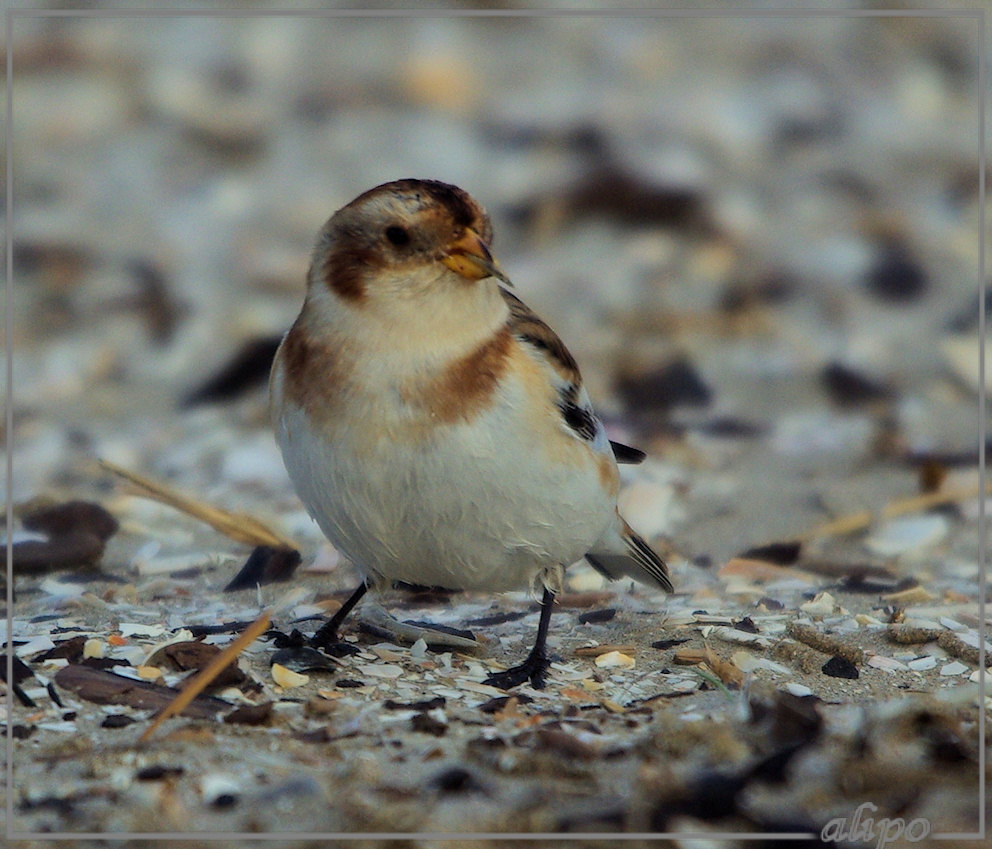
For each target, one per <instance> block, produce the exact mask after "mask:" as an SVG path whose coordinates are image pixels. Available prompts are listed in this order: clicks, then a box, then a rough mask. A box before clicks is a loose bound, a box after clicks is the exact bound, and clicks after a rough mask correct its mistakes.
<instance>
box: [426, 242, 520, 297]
mask: <svg viewBox="0 0 992 849" xmlns="http://www.w3.org/2000/svg"><path fill="white" fill-rule="evenodd" d="M441 262H443V263H444V264H445V265H446V266H448V268H450V269H451V270H452V271H454V272H455V273H456V274H460V275H461V276H462V277H464V278H466V279H467V280H483V279H484V278H486V277H495V278H496V279H498V280H500V281H502V282H503V283H504V284H506V285H507V286H512V285H513V284H512V283H511V282H510V280H509V278H508V277H507V276H506V274H505V273H504V272H503V269H502V268H500V267H499V263H497V262H496V260H494V259H493V255H492V254H491V253H489V246H488V245H487V244H486V243H485V242H484V241H483V240H482V237H481V236H480V235H479V234H478V233H476V232H475V230H473V229H471V228H466V230H465V234H464V235H463V236H462V237H461V238H460V239H457V240H456V241H454V242H452V243H451V244H450V245H448V248H447V250H446V251H445V252H444V255H443V256H442V257H441Z"/></svg>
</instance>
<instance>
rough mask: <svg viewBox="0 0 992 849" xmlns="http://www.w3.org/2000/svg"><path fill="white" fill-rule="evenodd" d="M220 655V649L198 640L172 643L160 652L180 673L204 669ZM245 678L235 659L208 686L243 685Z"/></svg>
mask: <svg viewBox="0 0 992 849" xmlns="http://www.w3.org/2000/svg"><path fill="white" fill-rule="evenodd" d="M220 653H221V649H219V648H218V647H217V646H214V645H211V644H209V643H201V642H200V641H198V640H186V641H185V642H181V643H173V644H172V645H169V646H166V647H165V648H164V649H163V650H162V654H163V656H164V657H166V658H168V659H169V660H170V661H171V662H172V664H173V665H174V666H175V667H176V669H179V670H182V671H188V670H197V671H199V670H201V669H205V668H206V667H207V666H209V665H210V664H211V663H212V662H213V659H214V658H215V657H217V655H219V654H220ZM247 678H248V676H247V675H245V673H244V672H242V671H241V669H240V668H239V667H238V662H237V660H236V659H235V660H232V661H231V662H230V663H229V664H228V665H227V666H225V667H224V668H223V669H222V670H221V671H220V672H219V673H218V674H217V676H216V677H215V678H214V680H213V681H211V682H210V686H211V687H212V688H216V687H230V686H237V685H238V684H242V683H244V682H245V681H246V680H247Z"/></svg>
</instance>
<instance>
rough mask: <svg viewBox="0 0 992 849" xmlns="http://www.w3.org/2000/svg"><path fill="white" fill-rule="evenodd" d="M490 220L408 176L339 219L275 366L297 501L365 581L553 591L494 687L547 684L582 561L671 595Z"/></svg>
mask: <svg viewBox="0 0 992 849" xmlns="http://www.w3.org/2000/svg"><path fill="white" fill-rule="evenodd" d="M491 240H492V226H491V224H490V221H489V216H488V215H487V214H486V212H485V210H483V208H482V207H481V206H480V205H479V204H478V203H476V201H475V200H473V199H472V198H471V197H470V196H469V195H468V194H467V193H466V192H464V191H462V190H461V189H459V188H457V187H456V186H451V185H448V184H446V183H440V182H436V181H433V180H398V181H396V182H392V183H386V184H384V185H381V186H378V187H376V188H374V189H371V190H370V191H367V192H365V193H364V194H362V195H360V196H359V197H357V198H356V199H355V200H353V201H352V202H351V203H349V204H348V205H347V206H345V207H344V208H342V209H340V210H338V211H337V212H336V213H335V214H334V215H333V216H332V217H331V218H330V220H329V221H328V222H327V223H326V224H325V225H324V228H323V230H322V231H321V233H320V236H319V238H318V241H317V246H316V248H315V250H314V253H313V262H312V264H311V267H310V272H309V278H308V284H307V294H306V299H305V301H304V304H303V309H302V311H301V312H300V315H299V318H297V320H296V322H295V324H294V325H293V327H292V329H291V330H290V331H289V332H288V333H287V334H286V336H285V338H284V339H283V341H282V345H281V346H280V348H279V352H278V353H277V355H276V358H275V362H274V364H273V369H272V377H271V385H270V389H271V399H272V416H273V423H274V426H275V432H276V438H277V440H278V443H279V447H280V449H281V451H282V456H283V460H284V462H285V464H286V468H287V470H288V471H289V476H290V478H291V479H292V481H293V484H294V486H295V487H296V491H297V493H298V494H299V496H300V498H301V499H302V501H303V504H304V505H305V506H306V508H307V510H308V511H309V513H310V515H311V516H312V517H313V518H314V519H315V520H316V522H317V524H318V525H319V526H320V528H321V530H322V531H323V532H324V534H326V536H327V538H328V539H329V540H330V541H331V542H332V543H333V544H334V546H335V547H336V548H338V549H339V550H340V551H341V552H342V553H344V554H345V555H346V556H347V557H348V558H349V559H350V560H352V561H353V562H354V563H355V564H356V565H357V566H358V568H359V569H360V570H361V571H362V572H363V573H364V574H365V576H366V580H365V581H364V582H363V583H362V585H361V586H360V587H359V588H358V589H357V590H356V591H355V593H354V594H353V595H352V596H351V598H349V599H348V601H347V602H346V603H345V604H344V606H342V608H341V609H340V610H339V611H338V612H337V613H336V614H335V616H334V617H333V618H332V619H331V620H330V622H328V623H327V625H325V626H324V627H323V628H322V629H321V630H320V632H318V635H317V637H318V638H319V639H320V640H325V641H326V639H327V638H333V637H334V635H336V631H337V628H338V626H339V625H340V623H341V622H342V621H343V620H344V618H345V616H346V615H347V613H348V612H349V611H350V610H351V609H352V607H354V605H355V603H357V602H358V600H359V599H360V598H361V597H362V595H363V594H364V593H365V591H366V589H367V588H368V587H370V586H372V587H382V586H389V585H391V584H392V583H393V582H395V581H405V582H409V583H414V584H422V585H426V586H437V587H445V588H448V589H458V590H485V591H504V590H511V589H519V588H522V587H527V586H528V585H530V586H533V587H535V588H536V587H538V586H540V587H542V588H543V600H542V603H541V605H542V606H541V615H540V624H539V627H538V634H537V640H536V642H535V645H534V648H533V650H532V651H531V653H530V654H529V655H528V657H527V659H526V660H525V661H524V662H523V663H522V664H520V665H519V666H515V667H512V668H510V669H507V670H506V671H504V672H499V673H496V674H494V675H491V676H490V677H489V678H488V679H486V683H489V684H492V685H495V686H497V687H501V688H503V689H507V688H509V687H513V686H516V685H518V684H521V683H523V682H525V681H528V680H529V681H530V682H531V683H532V685H533V686H535V687H541V686H543V684H544V676H545V672H546V670H547V668H548V665H549V661H548V659H547V656H546V652H545V640H546V636H547V631H548V623H549V620H550V618H551V609H552V605H553V603H554V595H555V593H556V592H557V591H559V590H560V588H561V582H562V574H563V571H564V569H565V568H566V567H567V566H569V565H570V564H572V563H574V562H576V561H578V560H579V559H580V558H582V557H583V556H585V558H586V559H587V560H588V561H589V562H590V563H591V564H592V565H593V566H594V567H595V568H596V569H598V570H599V571H600V572H602V573H603V574H604V575H605V576H606V577H608V578H611V579H618V578H620V577H623V576H627V577H631V578H634V579H635V580H638V581H640V582H642V583H645V584H649V585H652V586H657V587H661V588H662V589H664V590H666V591H668V592H670V591H671V590H672V583H671V580H670V578H669V575H668V569H667V567H666V566H665V564H664V562H663V561H662V560H661V559H660V558H659V557H658V555H657V554H656V553H655V552H654V551H652V549H651V548H650V547H649V546H648V545H647V543H646V542H645V541H644V540H643V539H641V538H640V537H639V536H638V535H637V534H636V533H634V532H633V531H632V530H631V528H630V527H629V526H628V525H627V523H626V522H625V521H624V520H623V519H622V518H621V517H620V515H619V514H618V513H617V491H618V489H619V480H620V478H619V473H618V470H617V462H621V463H622V462H639V461H640V460H641V459H643V457H644V455H643V453H642V452H640V451H637V450H636V449H633V448H628V447H626V446H623V445H619V444H617V443H612V442H610V440H609V439H607V437H606V432H605V431H604V429H603V425H602V423H601V422H600V421H599V419H598V418H596V414H595V413H594V412H593V410H592V407H591V405H590V403H589V397H588V395H587V394H586V391H585V389H584V388H583V386H582V381H581V378H580V376H579V370H578V367H577V365H576V363H575V360H574V359H573V357H572V355H571V354H570V353H569V352H568V349H567V348H566V347H565V346H564V344H562V341H561V340H560V339H559V338H558V337H557V336H556V335H555V333H554V331H552V330H551V328H550V327H548V325H547V324H545V323H544V322H543V321H541V319H540V318H538V317H537V316H536V315H535V314H534V313H533V312H531V310H530V309H528V307H527V306H526V305H525V304H524V303H523V302H522V301H520V300H519V299H518V298H516V297H515V296H514V295H512V294H511V293H510V292H509V291H508V288H509V287H511V286H512V284H511V283H510V281H509V279H508V278H507V277H506V275H505V274H504V273H503V271H502V270H501V269H500V267H499V265H498V264H497V263H496V261H495V260H494V259H493V257H492V254H491V253H490V250H489V245H490V243H491Z"/></svg>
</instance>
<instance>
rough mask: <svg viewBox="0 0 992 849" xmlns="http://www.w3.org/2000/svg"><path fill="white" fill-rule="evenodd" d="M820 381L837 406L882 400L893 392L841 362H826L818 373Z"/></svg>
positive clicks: (889, 396)
mask: <svg viewBox="0 0 992 849" xmlns="http://www.w3.org/2000/svg"><path fill="white" fill-rule="evenodd" d="M820 381H821V382H822V383H823V387H824V389H826V391H827V395H828V396H829V398H830V400H831V401H832V402H833V403H834V404H836V405H837V406H838V407H857V406H860V405H862V404H870V403H871V402H873V401H884V400H886V399H888V398H891V397H892V394H893V393H892V390H891V389H890V388H889V387H888V386H885V385H884V384H882V383H880V382H878V381H877V380H874V379H873V378H870V377H868V376H867V375H864V374H861V373H860V372H858V371H855V370H854V369H853V368H851V367H850V366H846V365H844V364H843V363H837V362H832V363H827V365H826V366H825V367H824V369H823V371H822V372H821V373H820Z"/></svg>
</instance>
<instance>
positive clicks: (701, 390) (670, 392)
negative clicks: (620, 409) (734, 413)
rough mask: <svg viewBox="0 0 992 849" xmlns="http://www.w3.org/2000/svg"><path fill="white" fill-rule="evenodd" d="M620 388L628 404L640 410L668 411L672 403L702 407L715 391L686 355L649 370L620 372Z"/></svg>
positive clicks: (618, 386) (631, 407)
mask: <svg viewBox="0 0 992 849" xmlns="http://www.w3.org/2000/svg"><path fill="white" fill-rule="evenodd" d="M617 391H618V392H619V393H620V396H621V397H622V398H623V401H624V403H625V404H626V406H627V407H628V408H629V409H631V410H634V411H637V412H649V413H651V412H654V413H656V412H666V411H667V410H669V409H671V408H672V407H678V406H682V405H685V406H693V407H701V406H705V405H707V404H709V403H710V401H711V400H712V398H713V393H712V391H711V390H710V388H709V387H708V386H707V385H706V384H705V383H704V382H703V380H702V378H700V377H699V374H698V373H697V372H696V370H695V368H693V366H692V364H691V363H690V362H689V361H688V360H686V359H678V360H675V361H674V362H671V363H669V364H668V365H665V366H662V367H660V368H657V369H654V370H653V371H649V372H647V373H646V374H621V375H620V376H619V377H618V378H617Z"/></svg>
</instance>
